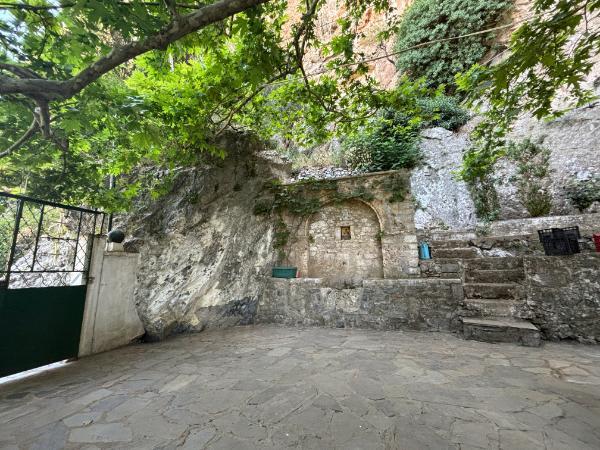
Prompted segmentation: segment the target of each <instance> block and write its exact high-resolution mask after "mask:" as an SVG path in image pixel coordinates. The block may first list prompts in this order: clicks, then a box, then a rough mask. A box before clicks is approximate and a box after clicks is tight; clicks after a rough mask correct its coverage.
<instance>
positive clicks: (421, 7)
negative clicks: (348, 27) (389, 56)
mask: <svg viewBox="0 0 600 450" xmlns="http://www.w3.org/2000/svg"><path fill="white" fill-rule="evenodd" d="M512 4H513V2H512V1H510V0H416V1H415V2H414V3H413V4H412V5H411V6H410V8H408V9H407V10H406V12H405V13H404V16H403V17H402V21H401V23H400V27H399V29H398V34H397V41H396V50H397V51H400V50H403V49H406V48H410V47H413V46H415V45H418V44H421V43H424V42H428V41H433V40H439V39H447V38H451V37H457V36H462V35H465V34H469V33H473V32H476V31H480V30H483V29H486V28H491V27H493V26H494V25H496V24H497V23H498V21H499V20H500V18H501V16H502V15H503V14H504V13H505V12H506V11H508V9H509V8H510V7H511V6H512ZM492 39H493V34H492V33H489V34H481V35H477V36H470V37H467V38H461V39H454V40H451V41H446V42H439V43H436V44H433V45H427V46H423V47H421V48H418V49H414V50H410V51H407V52H403V53H400V54H399V56H398V61H397V67H398V70H399V71H401V72H406V73H407V74H408V75H410V76H411V77H412V78H420V77H425V78H426V79H427V81H428V82H430V83H431V84H432V85H434V86H439V85H441V84H445V85H446V86H447V87H448V90H449V92H453V91H454V75H455V74H457V73H460V72H463V71H465V70H467V69H469V68H470V67H471V66H472V65H473V64H475V63H478V62H480V61H481V59H482V58H483V57H484V56H485V54H486V53H487V51H488V50H489V48H490V42H491V41H492Z"/></svg>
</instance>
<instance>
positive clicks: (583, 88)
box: [457, 0, 600, 185]
mask: <svg viewBox="0 0 600 450" xmlns="http://www.w3.org/2000/svg"><path fill="white" fill-rule="evenodd" d="M532 6H533V7H532V13H531V18H530V19H529V20H527V21H526V22H525V23H523V24H522V25H520V26H519V27H518V28H517V30H516V31H515V32H514V33H513V34H512V36H511V39H510V43H509V48H508V50H507V51H506V53H505V57H504V58H503V59H502V60H501V61H500V62H498V63H497V64H494V65H492V66H489V67H484V66H481V65H474V66H473V67H471V69H470V70H468V71H466V72H465V73H463V74H460V75H458V76H457V83H458V85H459V88H460V89H461V90H462V92H463V93H465V94H466V96H467V103H468V105H469V106H471V107H472V108H473V109H476V110H479V111H480V113H482V115H483V120H482V121H481V122H480V123H479V125H478V126H477V127H476V128H475V130H474V132H473V133H472V140H473V146H472V147H471V148H470V149H469V151H467V153H466V154H465V156H464V163H463V167H462V169H461V171H460V176H461V177H462V179H464V180H465V181H468V182H470V183H471V184H474V185H477V184H486V181H485V179H486V178H489V177H490V175H493V169H494V163H495V162H496V161H497V160H498V159H499V158H502V157H504V156H505V155H506V149H507V146H508V144H509V142H507V140H506V136H507V134H508V133H509V132H510V131H511V130H512V127H513V124H514V123H515V121H516V120H517V119H518V118H519V117H520V116H522V115H523V114H530V115H532V116H533V117H535V118H536V119H539V120H552V119H555V118H557V117H560V116H561V115H563V114H565V113H567V112H568V111H571V110H573V109H574V108H578V107H582V106H584V105H586V104H589V103H590V102H591V101H593V100H594V99H595V98H596V96H595V94H594V92H593V87H592V86H591V85H589V84H586V79H587V78H588V75H589V74H590V72H591V70H592V67H593V65H594V61H595V60H597V56H598V53H599V51H600V17H599V16H600V0H534V2H533V5H532Z"/></svg>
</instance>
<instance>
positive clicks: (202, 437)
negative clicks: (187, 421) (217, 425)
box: [179, 427, 217, 450]
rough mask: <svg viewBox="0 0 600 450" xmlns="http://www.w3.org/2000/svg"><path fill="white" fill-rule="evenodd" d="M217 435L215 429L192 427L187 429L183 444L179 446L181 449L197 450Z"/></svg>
mask: <svg viewBox="0 0 600 450" xmlns="http://www.w3.org/2000/svg"><path fill="white" fill-rule="evenodd" d="M216 435H217V430H216V429H214V428H212V427H208V428H193V429H191V430H190V431H189V433H188V435H187V436H186V438H185V441H184V442H183V444H182V445H181V446H180V447H179V448H181V449H182V450H198V449H201V448H204V447H205V446H206V444H208V443H209V442H210V441H211V440H213V439H214V437H215V436H216Z"/></svg>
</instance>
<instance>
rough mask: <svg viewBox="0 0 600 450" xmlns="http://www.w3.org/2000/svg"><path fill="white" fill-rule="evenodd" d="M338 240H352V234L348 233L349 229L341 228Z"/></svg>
mask: <svg viewBox="0 0 600 450" xmlns="http://www.w3.org/2000/svg"><path fill="white" fill-rule="evenodd" d="M340 238H341V239H342V241H349V240H350V239H352V234H351V233H350V227H341V229H340Z"/></svg>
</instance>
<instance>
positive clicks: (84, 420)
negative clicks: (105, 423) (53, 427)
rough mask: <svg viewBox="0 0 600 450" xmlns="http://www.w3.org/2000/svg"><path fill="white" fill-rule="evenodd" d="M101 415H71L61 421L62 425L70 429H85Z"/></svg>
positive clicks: (96, 413)
mask: <svg viewBox="0 0 600 450" xmlns="http://www.w3.org/2000/svg"><path fill="white" fill-rule="evenodd" d="M101 415H102V413H101V412H86V413H79V414H73V415H72V416H69V417H67V418H66V419H63V423H64V424H65V425H66V426H68V427H70V428H74V427H85V426H87V425H89V424H91V423H92V422H96V421H97V419H98V418H99V417H100V416H101Z"/></svg>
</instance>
